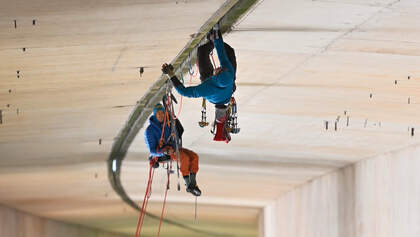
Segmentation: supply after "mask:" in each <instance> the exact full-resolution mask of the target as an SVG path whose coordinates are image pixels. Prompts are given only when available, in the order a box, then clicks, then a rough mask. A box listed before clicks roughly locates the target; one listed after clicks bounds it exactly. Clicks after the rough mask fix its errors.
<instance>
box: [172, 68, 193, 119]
mask: <svg viewBox="0 0 420 237" xmlns="http://www.w3.org/2000/svg"><path fill="white" fill-rule="evenodd" d="M196 65H197V64H196ZM188 74H189V73H188ZM196 76H197V74H196ZM192 79H193V75H191V74H190V84H189V86H191V84H192ZM182 98H184V97H183V96H181V100H180V102H179V108H178V113H177V115H176V118H178V117H179V115H180V114H181V110H182Z"/></svg>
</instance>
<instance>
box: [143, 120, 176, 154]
mask: <svg viewBox="0 0 420 237" xmlns="http://www.w3.org/2000/svg"><path fill="white" fill-rule="evenodd" d="M149 122H150V123H149V126H147V128H146V131H145V132H144V140H145V141H146V145H147V147H148V148H149V151H150V154H151V155H152V156H156V157H161V156H164V155H165V154H164V153H163V152H162V149H158V146H159V141H160V136H161V135H162V123H161V122H159V121H158V120H157V119H156V117H155V116H154V115H152V116H151V117H150V118H149ZM170 135H171V129H170V128H169V126H168V124H166V125H165V133H164V135H163V137H164V145H163V147H165V146H168V145H169V146H172V147H174V144H173V142H169V143H165V142H166V141H167V140H168V138H169V136H170ZM171 141H172V140H171Z"/></svg>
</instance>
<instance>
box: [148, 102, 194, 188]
mask: <svg viewBox="0 0 420 237" xmlns="http://www.w3.org/2000/svg"><path fill="white" fill-rule="evenodd" d="M165 116H168V115H167V114H165V107H164V106H163V105H162V104H156V105H155V107H154V108H153V115H152V116H150V118H149V122H150V124H149V126H148V127H147V128H146V131H145V133H144V135H145V141H146V145H147V147H148V148H149V151H150V154H151V156H152V157H153V159H154V161H152V162H154V164H153V167H154V168H157V167H159V162H165V161H167V160H169V159H172V160H177V157H176V153H175V149H176V148H175V142H176V141H175V139H176V136H175V134H173V133H171V130H170V126H169V124H168V123H169V122H170V121H168V119H165ZM166 121H168V122H166ZM175 123H176V128H177V133H178V135H179V137H181V136H182V133H183V131H184V130H183V128H182V125H181V123H180V122H179V120H178V119H177V120H175ZM162 130H163V132H162ZM179 154H180V163H181V165H180V170H181V174H182V176H183V177H184V181H185V185H186V187H187V188H186V191H187V192H189V193H191V194H193V195H194V196H200V195H201V190H200V189H199V188H198V185H197V181H196V176H197V172H198V159H199V158H198V155H197V154H196V153H195V152H193V151H191V150H188V149H186V148H179Z"/></svg>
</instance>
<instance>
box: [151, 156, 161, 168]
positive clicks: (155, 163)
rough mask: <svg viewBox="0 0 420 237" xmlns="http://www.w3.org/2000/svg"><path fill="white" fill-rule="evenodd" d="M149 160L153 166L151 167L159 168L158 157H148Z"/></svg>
mask: <svg viewBox="0 0 420 237" xmlns="http://www.w3.org/2000/svg"><path fill="white" fill-rule="evenodd" d="M149 162H150V165H151V166H152V167H153V168H155V169H156V168H159V162H158V158H157V157H149Z"/></svg>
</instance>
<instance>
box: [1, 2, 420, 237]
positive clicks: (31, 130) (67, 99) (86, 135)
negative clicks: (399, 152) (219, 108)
mask: <svg viewBox="0 0 420 237" xmlns="http://www.w3.org/2000/svg"><path fill="white" fill-rule="evenodd" d="M223 2H224V1H222V0H218V1H216V0H214V1H178V2H176V1H139V0H136V1H135V0H132V1H128V0H126V1H94V0H91V1H70V2H69V1H66V2H62V1H57V0H45V1H41V0H36V1H30V2H27V1H14V2H13V3H10V2H7V3H6V1H4V0H3V1H2V8H1V9H0V57H1V59H2V63H1V64H0V78H1V80H0V102H1V103H0V109H1V110H2V111H3V124H1V125H0V157H1V159H0V203H3V204H5V205H8V206H11V207H15V208H18V209H20V210H23V211H27V212H30V213H34V214H36V215H40V216H45V217H50V218H54V219H58V220H64V221H68V222H72V223H79V224H82V225H86V226H91V227H96V228H101V229H105V230H110V231H115V232H122V233H132V232H133V230H134V228H135V223H136V221H137V219H136V216H137V213H136V212H134V211H133V210H132V209H131V208H130V207H128V206H127V205H126V204H124V203H123V202H122V201H121V200H120V198H119V197H118V196H117V195H116V194H115V193H114V191H113V190H112V188H111V187H110V185H109V182H108V178H107V173H106V172H107V170H106V163H105V161H106V159H107V157H108V155H109V151H110V150H111V145H112V143H113V139H114V137H115V136H116V135H117V134H118V132H119V130H120V129H121V128H122V127H123V125H124V123H125V121H126V120H127V119H128V116H129V115H130V112H131V111H132V109H133V106H134V105H135V104H136V102H137V101H138V100H139V99H140V98H141V97H142V96H143V95H144V94H145V93H146V92H147V89H148V88H149V87H150V86H151V85H152V83H153V82H154V81H156V80H157V78H158V77H159V76H160V65H161V64H162V63H163V62H169V61H171V60H172V59H173V58H174V57H175V56H176V55H177V53H178V52H179V51H180V50H181V49H182V47H183V46H184V45H185V44H186V42H187V41H188V40H189V39H190V34H193V33H195V32H196V30H197V29H199V28H200V26H201V25H202V24H203V23H204V22H205V21H206V20H207V19H208V18H209V17H210V16H211V15H212V14H213V13H214V12H215V11H216V10H217V9H218V8H219V7H220V6H221V5H222V4H223ZM3 6H4V7H3ZM419 16H420V2H418V1H416V0H402V1H390V0H366V1H362V0H347V1H303V0H299V1H292V0H284V1H275V0H265V1H260V2H258V3H257V5H256V7H255V8H253V9H252V11H250V12H249V14H248V15H247V16H246V17H244V18H242V19H240V21H239V22H238V23H236V24H235V25H234V27H233V30H232V31H231V32H230V33H229V34H228V35H225V37H224V39H225V41H226V42H228V43H229V44H231V45H232V46H233V47H234V48H235V50H236V55H237V60H238V72H237V85H238V90H237V92H236V93H235V97H236V99H237V101H238V106H239V108H238V109H239V125H240V127H241V133H240V134H238V135H233V137H232V141H231V142H230V143H229V144H223V143H215V142H213V141H212V135H211V134H210V132H209V128H208V127H207V128H204V129H203V128H199V127H198V126H197V122H198V120H199V119H200V116H201V114H200V107H201V100H197V99H196V100H194V99H185V98H184V99H183V108H182V111H181V114H180V118H181V121H182V122H183V124H184V127H185V129H186V132H185V134H184V146H185V147H187V148H190V149H192V150H194V151H196V152H197V153H198V154H199V155H200V172H199V177H198V181H199V184H200V186H201V188H202V190H203V196H202V197H200V198H199V199H198V222H197V223H194V201H195V199H194V198H192V197H191V196H190V195H187V194H186V193H185V192H184V191H182V192H177V191H176V189H175V186H174V184H175V183H176V181H177V180H176V178H175V177H174V178H173V179H172V184H173V188H172V189H171V190H170V192H169V196H168V206H167V212H166V216H167V217H168V218H169V219H175V220H178V221H181V222H184V223H187V224H190V225H191V226H194V227H197V228H200V229H203V230H212V231H215V230H216V231H218V232H220V233H228V234H235V235H237V236H256V235H257V233H258V230H257V226H258V216H259V213H260V212H261V208H262V207H264V206H265V205H267V204H268V203H269V202H270V201H271V200H273V199H274V198H276V197H278V196H280V195H281V194H283V193H285V192H287V191H290V190H291V189H293V188H295V187H297V186H299V185H302V184H304V183H306V182H308V181H310V180H311V179H314V178H317V177H319V176H321V175H323V174H326V173H328V172H331V171H332V170H335V169H337V168H340V167H343V166H345V165H348V164H351V163H354V162H357V161H359V160H361V159H365V158H369V157H373V156H375V155H377V154H380V153H383V152H386V151H390V150H395V149H400V148H402V147H405V146H408V145H410V144H414V143H418V142H419V136H418V134H416V133H415V136H414V137H412V136H410V132H409V129H411V128H412V127H414V128H415V131H416V132H419V130H420V126H419V125H420V67H419V65H420V50H419V49H420V17H419ZM15 19H16V20H17V28H14V22H13V20H15ZM33 19H36V24H35V26H34V25H32V20H33ZM24 47H25V48H26V50H25V51H23V49H22V48H24ZM139 66H146V68H145V73H144V74H143V75H142V77H139V72H138V68H136V67H139ZM17 70H19V71H20V72H19V78H17ZM409 76H410V79H408V77H409ZM185 78H186V79H189V78H188V76H187V75H185ZM186 81H187V80H186ZM395 81H397V83H396V84H395ZM198 82H199V80H198V78H193V79H192V84H197V83H198ZM188 83H189V82H187V84H188ZM9 90H10V92H9ZM408 98H410V103H408V100H409V99H408ZM209 110H210V111H209V116H208V117H209V118H210V119H212V118H213V108H212V107H210V108H209ZM338 116H339V119H337V118H338ZM347 116H348V117H349V123H348V125H347ZM337 120H338V122H337V131H335V129H334V126H335V121H337ZM326 121H328V124H329V129H328V130H326V129H325V122H326ZM143 132H144V131H143V130H141V131H140V132H139V135H138V136H137V138H136V140H135V141H134V143H133V144H132V146H131V148H130V151H129V153H128V154H127V158H126V160H125V161H124V163H123V167H122V173H121V178H122V183H123V185H124V187H125V188H126V190H127V193H128V194H129V195H130V197H132V198H133V199H134V200H136V201H140V200H141V199H142V198H143V195H144V189H145V183H146V175H147V163H146V162H145V160H146V158H147V151H146V147H145V145H144V140H143ZM99 139H101V144H99ZM164 179H165V177H164V171H163V170H162V169H160V170H158V172H157V177H156V178H155V184H154V189H153V196H152V198H151V203H150V206H149V208H148V209H149V210H150V212H152V213H155V214H158V213H160V206H161V200H162V198H163V196H162V194H163V186H164V183H165V180H164ZM156 224H157V223H155V221H152V220H148V219H146V222H145V231H146V233H150V234H152V233H155V231H156V230H157V229H156ZM163 231H164V232H163V233H162V236H164V235H163V234H165V236H170V234H169V233H172V234H173V235H174V236H175V235H177V234H178V235H180V234H183V235H185V236H187V235H191V236H196V235H195V234H194V233H191V232H188V231H185V230H182V229H179V228H177V227H173V226H170V225H165V227H164V230H163Z"/></svg>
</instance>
